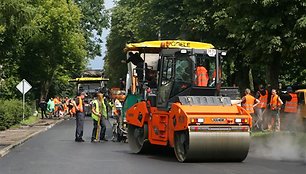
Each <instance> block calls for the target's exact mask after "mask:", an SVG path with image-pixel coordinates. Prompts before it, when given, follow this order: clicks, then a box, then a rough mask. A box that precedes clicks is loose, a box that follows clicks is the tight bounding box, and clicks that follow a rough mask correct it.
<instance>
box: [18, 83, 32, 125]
mask: <svg viewBox="0 0 306 174" xmlns="http://www.w3.org/2000/svg"><path fill="white" fill-rule="evenodd" d="M16 88H17V89H18V90H19V91H20V92H21V93H22V120H24V105H25V94H26V93H27V92H28V91H29V90H30V89H31V88H32V86H31V85H30V84H29V83H28V82H27V81H26V80H25V79H23V80H21V82H20V83H19V84H18V85H17V86H16Z"/></svg>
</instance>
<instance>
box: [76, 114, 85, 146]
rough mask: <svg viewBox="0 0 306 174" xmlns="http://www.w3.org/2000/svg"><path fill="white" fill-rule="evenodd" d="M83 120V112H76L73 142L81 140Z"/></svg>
mask: <svg viewBox="0 0 306 174" xmlns="http://www.w3.org/2000/svg"><path fill="white" fill-rule="evenodd" d="M84 119H85V113H84V112H77V113H76V130H75V140H80V139H82V136H83V128H84Z"/></svg>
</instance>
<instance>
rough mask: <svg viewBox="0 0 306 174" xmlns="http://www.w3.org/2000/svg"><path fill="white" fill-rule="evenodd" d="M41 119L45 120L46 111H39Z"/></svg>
mask: <svg viewBox="0 0 306 174" xmlns="http://www.w3.org/2000/svg"><path fill="white" fill-rule="evenodd" d="M41 118H42V119H44V118H47V113H46V109H41Z"/></svg>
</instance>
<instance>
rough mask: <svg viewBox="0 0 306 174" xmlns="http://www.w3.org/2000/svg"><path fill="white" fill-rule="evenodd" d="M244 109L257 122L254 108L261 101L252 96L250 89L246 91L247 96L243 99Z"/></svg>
mask: <svg viewBox="0 0 306 174" xmlns="http://www.w3.org/2000/svg"><path fill="white" fill-rule="evenodd" d="M241 103H242V107H243V108H244V109H245V110H246V111H247V112H248V113H249V114H250V115H251V116H252V118H253V121H255V112H254V107H256V106H257V105H258V104H259V100H258V99H256V98H255V97H253V96H252V95H251V90H250V89H248V88H247V89H245V96H244V97H242V102H241ZM253 125H254V124H253Z"/></svg>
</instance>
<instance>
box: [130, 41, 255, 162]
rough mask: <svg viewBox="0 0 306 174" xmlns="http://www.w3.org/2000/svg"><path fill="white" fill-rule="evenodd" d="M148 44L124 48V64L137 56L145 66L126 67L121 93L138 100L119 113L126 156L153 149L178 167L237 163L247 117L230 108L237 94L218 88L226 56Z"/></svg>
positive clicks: (183, 44) (206, 49)
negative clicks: (165, 152)
mask: <svg viewBox="0 0 306 174" xmlns="http://www.w3.org/2000/svg"><path fill="white" fill-rule="evenodd" d="M153 42H154V44H153ZM150 43H151V42H143V43H135V44H128V45H127V47H126V49H125V50H126V51H127V55H128V59H129V55H131V54H129V52H133V53H135V52H137V51H138V53H139V55H140V56H141V58H142V59H143V60H144V62H145V63H144V64H143V67H142V68H140V67H139V66H136V65H132V64H129V65H128V67H129V74H128V75H127V77H128V79H130V80H129V81H128V82H127V91H129V93H130V95H138V96H141V97H140V99H139V100H138V101H135V103H134V104H133V105H132V106H131V107H129V108H127V110H126V113H125V114H126V120H127V123H128V142H129V145H130V148H131V151H132V152H134V153H141V152H143V151H146V150H154V149H151V146H150V145H152V144H154V145H160V146H170V147H173V148H174V151H175V154H176V157H177V159H178V161H180V162H185V161H237V162H240V161H243V160H244V159H245V158H246V156H247V154H248V150H249V144H250V127H251V123H252V118H251V116H250V115H249V114H248V113H247V112H246V111H245V110H244V109H243V108H241V107H240V106H237V105H233V104H231V101H232V100H234V99H236V97H238V96H239V92H238V89H237V88H233V87H231V88H229V87H221V84H222V65H221V62H222V59H223V57H224V56H225V55H226V52H224V51H222V50H217V49H214V48H213V46H212V45H211V44H206V43H198V42H196V43H194V42H189V41H152V45H150ZM158 45H159V46H158ZM146 52H148V53H149V55H150V56H148V55H146ZM152 53H157V55H156V56H155V57H154V56H153V54H152ZM148 59H150V60H148ZM154 63H155V64H154ZM139 68H140V70H141V71H139ZM140 72H141V73H142V74H141V78H138V77H139V76H140V75H139V73H140ZM148 72H149V73H148ZM153 80H156V81H155V82H152V81H153ZM152 84H155V85H153V86H151V85H152ZM128 97H129V94H128V96H127V98H128Z"/></svg>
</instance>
